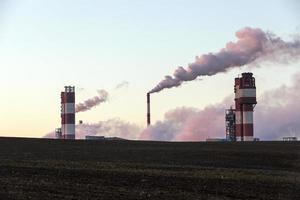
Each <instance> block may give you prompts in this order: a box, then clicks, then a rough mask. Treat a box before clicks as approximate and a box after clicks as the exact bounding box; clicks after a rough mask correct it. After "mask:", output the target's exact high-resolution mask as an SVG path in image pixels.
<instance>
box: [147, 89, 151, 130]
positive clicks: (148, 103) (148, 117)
mask: <svg viewBox="0 0 300 200" xmlns="http://www.w3.org/2000/svg"><path fill="white" fill-rule="evenodd" d="M150 125H151V116H150V93H147V126H150Z"/></svg>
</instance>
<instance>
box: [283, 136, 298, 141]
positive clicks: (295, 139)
mask: <svg viewBox="0 0 300 200" xmlns="http://www.w3.org/2000/svg"><path fill="white" fill-rule="evenodd" d="M282 140H283V141H285V142H291V141H297V137H290V136H289V137H283V138H282Z"/></svg>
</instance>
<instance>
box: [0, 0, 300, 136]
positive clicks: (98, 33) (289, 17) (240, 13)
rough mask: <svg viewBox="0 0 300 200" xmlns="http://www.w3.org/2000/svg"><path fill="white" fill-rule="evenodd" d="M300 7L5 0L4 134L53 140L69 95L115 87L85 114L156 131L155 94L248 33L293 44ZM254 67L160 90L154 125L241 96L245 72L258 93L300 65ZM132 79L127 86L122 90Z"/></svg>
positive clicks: (284, 2)
mask: <svg viewBox="0 0 300 200" xmlns="http://www.w3.org/2000/svg"><path fill="white" fill-rule="evenodd" d="M299 10H300V2H299V1H297V0H274V1H272V3H270V2H269V1H259V0H253V1H238V0H228V1H223V2H221V1H217V0H210V1H203V0H172V1H167V0H152V1H141V0H130V1H129V0H118V1H117V0H111V1H102V0H98V1H96V0H94V1H93V0H85V1H83V0H52V1H46V0H0V69H1V72H0V91H1V98H0V106H1V112H0V121H1V126H0V136H18V137H43V136H44V135H45V133H48V132H50V131H52V130H54V128H56V127H59V126H60V92H61V91H62V90H63V87H64V86H65V85H74V86H75V87H76V88H77V92H76V101H77V102H81V101H84V100H85V99H88V98H90V97H91V96H95V95H97V90H99V89H105V90H107V91H108V93H109V101H108V102H105V103H102V104H101V105H100V106H98V107H96V108H95V109H93V110H90V111H86V112H82V113H78V114H77V116H76V120H79V119H80V120H83V121H84V122H86V123H94V122H98V121H102V120H108V119H111V118H120V119H122V120H125V121H128V122H132V123H136V124H138V125H139V126H145V125H146V93H147V92H148V91H149V90H151V89H152V88H153V87H154V86H155V85H156V84H157V83H158V82H159V81H160V80H161V79H162V78H163V77H164V76H165V75H172V73H173V71H174V70H175V68H176V67H177V66H187V65H188V63H191V62H193V61H194V59H195V56H197V55H201V54H204V53H208V52H217V51H218V50H219V49H221V48H223V47H224V45H225V44H226V43H227V42H229V41H235V40H236V38H235V32H236V31H237V30H239V29H241V28H243V27H245V26H250V27H259V28H261V29H263V30H266V31H272V32H273V33H275V34H276V35H278V36H280V37H282V38H283V39H286V40H289V39H290V38H291V37H292V36H293V34H297V33H299V32H300V20H299V19H300V12H299ZM265 65H267V67H265V66H264V67H259V68H253V67H251V66H245V67H241V68H236V69H233V70H230V71H229V72H227V73H221V74H217V75H215V76H213V77H209V78H207V77H204V78H203V80H201V81H199V80H197V81H192V82H187V83H185V84H183V85H182V86H181V87H180V88H172V89H167V90H164V91H161V92H160V93H155V94H153V95H152V96H151V98H152V105H151V106H152V121H153V122H155V121H157V120H161V119H163V117H164V113H165V112H167V111H168V110H170V109H175V108H177V107H182V106H186V107H190V106H192V107H196V108H200V109H201V108H204V107H206V106H208V105H211V104H215V103H218V102H220V101H222V100H223V99H224V98H225V97H227V96H229V95H232V93H233V79H234V78H235V77H236V76H237V75H238V74H240V73H242V72H244V71H252V72H253V73H254V76H255V77H256V84H257V87H258V86H259V87H258V89H257V93H258V96H259V95H260V94H263V93H264V92H265V91H268V90H270V89H275V88H278V87H280V86H281V85H283V84H287V85H288V84H290V83H291V77H292V76H293V74H295V73H296V72H298V71H300V70H299V65H300V63H299V62H298V63H293V64H291V63H289V64H270V63H266V64H265ZM122 82H128V85H127V87H121V88H119V89H116V87H117V85H118V84H120V83H122Z"/></svg>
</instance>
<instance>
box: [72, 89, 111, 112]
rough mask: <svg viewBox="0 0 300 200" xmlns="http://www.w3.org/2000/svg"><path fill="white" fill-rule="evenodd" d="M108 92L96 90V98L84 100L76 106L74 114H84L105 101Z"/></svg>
mask: <svg viewBox="0 0 300 200" xmlns="http://www.w3.org/2000/svg"><path fill="white" fill-rule="evenodd" d="M107 99H108V92H107V91H105V90H98V96H94V97H93V98H90V99H87V100H85V101H84V102H83V103H79V104H77V105H76V108H75V110H76V112H84V111H87V110H90V109H92V108H93V107H95V106H98V105H99V104H100V103H102V102H105V101H107Z"/></svg>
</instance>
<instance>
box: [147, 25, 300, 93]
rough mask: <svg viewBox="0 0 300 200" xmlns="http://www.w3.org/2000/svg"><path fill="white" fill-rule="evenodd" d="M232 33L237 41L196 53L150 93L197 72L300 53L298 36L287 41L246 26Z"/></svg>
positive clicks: (209, 72)
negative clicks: (189, 61) (194, 57)
mask: <svg viewBox="0 0 300 200" xmlns="http://www.w3.org/2000/svg"><path fill="white" fill-rule="evenodd" d="M235 35H236V37H237V38H238V40H237V41H236V42H229V43H227V44H226V46H225V47H224V48H223V49H221V50H220V51H219V52H217V53H208V54H204V55H201V56H200V57H198V56H197V57H196V59H195V61H194V62H193V63H191V64H189V65H188V67H187V68H183V67H178V68H177V69H176V70H175V72H174V74H173V76H165V79H163V80H162V81H161V82H159V84H158V85H157V86H156V87H154V88H153V89H152V90H151V91H150V93H154V92H159V91H161V90H163V89H165V88H172V87H178V86H180V85H181V84H182V83H183V82H185V81H191V80H195V79H196V78H197V77H198V76H212V75H215V74H217V73H219V72H226V71H227V70H229V69H230V68H233V67H239V66H243V65H246V64H250V63H253V62H254V61H255V62H259V61H272V62H288V61H290V60H295V59H299V57H300V40H299V36H297V37H295V38H294V39H293V41H291V42H286V41H284V40H282V39H281V38H280V37H277V36H276V35H274V34H272V33H270V32H264V31H262V30H261V29H259V28H249V27H245V28H243V29H241V30H239V31H237V32H236V34H235Z"/></svg>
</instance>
